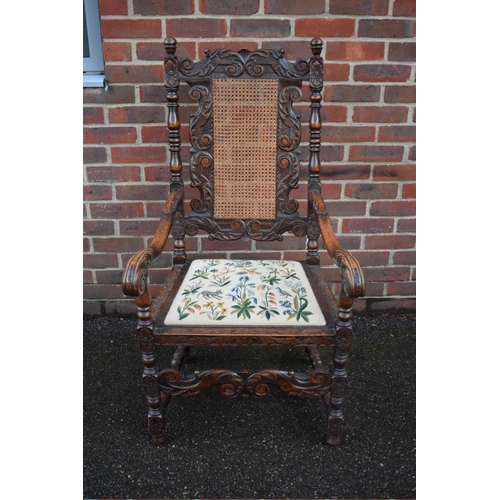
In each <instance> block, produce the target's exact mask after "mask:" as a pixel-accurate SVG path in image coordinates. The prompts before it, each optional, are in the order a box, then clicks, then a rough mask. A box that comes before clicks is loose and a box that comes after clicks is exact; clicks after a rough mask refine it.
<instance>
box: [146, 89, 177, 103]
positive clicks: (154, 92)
mask: <svg viewBox="0 0 500 500" xmlns="http://www.w3.org/2000/svg"><path fill="white" fill-rule="evenodd" d="M139 95H140V99H141V102H151V103H153V102H161V103H166V102H167V89H166V88H165V85H143V86H141V87H140V88H139ZM184 102H187V101H184Z"/></svg>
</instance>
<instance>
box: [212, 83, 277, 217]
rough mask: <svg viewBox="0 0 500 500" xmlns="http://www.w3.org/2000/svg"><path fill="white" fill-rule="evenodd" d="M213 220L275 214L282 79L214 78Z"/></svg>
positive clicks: (272, 215) (273, 215)
mask: <svg viewBox="0 0 500 500" xmlns="http://www.w3.org/2000/svg"><path fill="white" fill-rule="evenodd" d="M212 91H213V120H214V189H215V196H214V218H215V219H264V220H265V219H274V218H275V217H276V147H277V146H276V131H277V116H278V115H277V113H278V110H277V107H278V106H277V103H278V81H277V80H271V79H261V80H249V79H231V78H228V79H214V80H213V87H212Z"/></svg>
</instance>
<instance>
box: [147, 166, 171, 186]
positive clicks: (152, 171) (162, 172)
mask: <svg viewBox="0 0 500 500" xmlns="http://www.w3.org/2000/svg"><path fill="white" fill-rule="evenodd" d="M144 176H145V178H146V181H148V182H159V181H169V180H170V169H169V168H168V167H167V166H157V167H144Z"/></svg>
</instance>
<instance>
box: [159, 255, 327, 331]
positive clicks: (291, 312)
mask: <svg viewBox="0 0 500 500" xmlns="http://www.w3.org/2000/svg"><path fill="white" fill-rule="evenodd" d="M165 324H167V325H196V326H208V325H220V326H233V325H234V326H237V325H240V326H248V325H250V324H252V325H256V326H285V325H286V326H298V325H317V326H319V325H324V324H325V318H324V316H323V314H322V312H321V309H320V307H319V304H318V302H317V300H316V298H315V297H314V294H313V291H312V289H311V285H310V284H309V280H308V279H307V276H306V274H305V272H304V269H303V268H302V265H301V264H300V263H299V262H294V261H274V260H250V261H248V260H205V259H199V260H195V261H193V263H192V264H191V266H190V268H189V270H188V272H187V274H186V277H185V278H184V281H183V283H182V285H181V287H180V288H179V291H178V293H177V295H176V297H175V299H174V301H173V303H172V307H171V308H170V310H169V312H168V314H167V317H166V318H165Z"/></svg>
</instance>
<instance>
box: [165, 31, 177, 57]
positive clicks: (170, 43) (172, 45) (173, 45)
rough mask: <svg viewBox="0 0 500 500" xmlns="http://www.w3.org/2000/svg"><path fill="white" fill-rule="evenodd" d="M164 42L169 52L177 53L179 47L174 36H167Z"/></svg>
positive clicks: (169, 53)
mask: <svg viewBox="0 0 500 500" xmlns="http://www.w3.org/2000/svg"><path fill="white" fill-rule="evenodd" d="M163 43H164V45H165V50H166V51H167V54H168V55H171V56H173V55H174V54H175V50H176V49H177V40H176V39H175V38H174V37H173V36H169V37H167V38H165V41H164V42H163Z"/></svg>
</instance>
